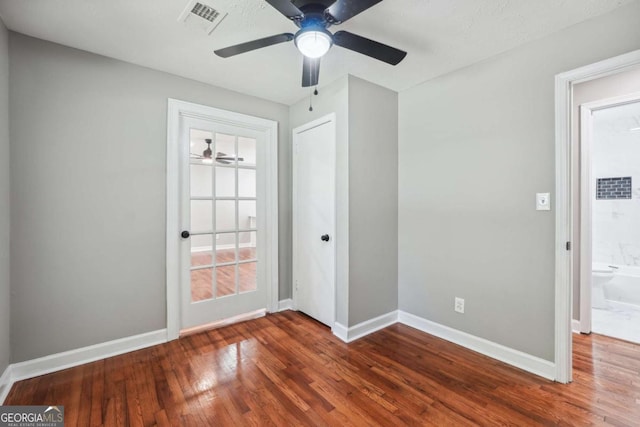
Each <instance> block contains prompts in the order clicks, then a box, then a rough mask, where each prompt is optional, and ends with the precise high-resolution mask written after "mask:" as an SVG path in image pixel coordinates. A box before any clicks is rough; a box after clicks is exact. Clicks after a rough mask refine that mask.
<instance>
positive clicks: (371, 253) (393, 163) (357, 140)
mask: <svg viewBox="0 0 640 427" xmlns="http://www.w3.org/2000/svg"><path fill="white" fill-rule="evenodd" d="M349 196H350V197H349V326H353V325H356V324H358V323H360V322H364V321H365V320H369V319H373V318H374V317H377V316H380V315H383V314H386V313H389V312H392V311H395V310H397V309H398V94H397V93H396V92H394V91H392V90H389V89H385V88H383V87H380V86H378V85H375V84H373V83H369V82H367V81H365V80H362V79H359V78H357V77H353V76H349Z"/></svg>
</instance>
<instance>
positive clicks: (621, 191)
mask: <svg viewBox="0 0 640 427" xmlns="http://www.w3.org/2000/svg"><path fill="white" fill-rule="evenodd" d="M596 187H597V188H596V199H598V200H615V199H630V198H631V177H630V176H625V177H619V178H598V180H597V186H596Z"/></svg>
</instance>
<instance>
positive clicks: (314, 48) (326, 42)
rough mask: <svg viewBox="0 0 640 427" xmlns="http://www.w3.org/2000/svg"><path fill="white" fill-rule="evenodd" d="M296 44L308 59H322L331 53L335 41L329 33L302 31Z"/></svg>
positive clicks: (296, 39) (296, 38) (297, 35)
mask: <svg viewBox="0 0 640 427" xmlns="http://www.w3.org/2000/svg"><path fill="white" fill-rule="evenodd" d="M295 43H296V47H297V48H298V50H299V51H300V53H302V54H303V55H304V56H306V57H307V58H320V57H321V56H323V55H324V54H325V53H327V52H328V51H329V49H330V48H331V45H332V44H333V39H332V38H331V34H330V33H329V32H328V31H319V30H315V29H314V30H301V31H299V32H298V34H296V37H295Z"/></svg>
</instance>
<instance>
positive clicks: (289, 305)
mask: <svg viewBox="0 0 640 427" xmlns="http://www.w3.org/2000/svg"><path fill="white" fill-rule="evenodd" d="M285 310H293V300H292V299H291V298H288V299H283V300H280V301H278V311H285Z"/></svg>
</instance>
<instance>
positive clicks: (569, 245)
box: [566, 242, 571, 251]
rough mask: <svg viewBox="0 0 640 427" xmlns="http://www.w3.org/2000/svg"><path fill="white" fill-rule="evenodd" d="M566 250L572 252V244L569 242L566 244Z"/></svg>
mask: <svg viewBox="0 0 640 427" xmlns="http://www.w3.org/2000/svg"><path fill="white" fill-rule="evenodd" d="M566 248H567V250H568V251H570V250H571V242H567V244H566Z"/></svg>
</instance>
